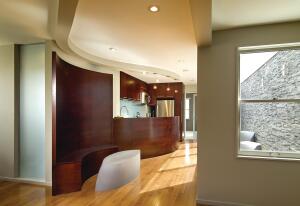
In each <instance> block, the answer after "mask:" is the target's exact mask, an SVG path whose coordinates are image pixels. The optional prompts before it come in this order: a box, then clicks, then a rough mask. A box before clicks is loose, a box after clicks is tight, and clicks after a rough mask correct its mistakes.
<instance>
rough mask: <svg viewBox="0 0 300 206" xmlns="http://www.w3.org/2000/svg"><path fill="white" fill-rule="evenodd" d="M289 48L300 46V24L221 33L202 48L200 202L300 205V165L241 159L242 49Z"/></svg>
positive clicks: (199, 76) (199, 103) (199, 51)
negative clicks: (238, 134) (238, 127)
mask: <svg viewBox="0 0 300 206" xmlns="http://www.w3.org/2000/svg"><path fill="white" fill-rule="evenodd" d="M288 42H300V22H297V23H289V24H277V25H268V26H257V27H249V28H242V29H234V30H227V31H217V32H214V33H213V42H212V45H211V46H209V47H205V48H198V97H199V98H198V99H199V101H198V108H199V110H198V111H199V113H198V114H197V115H198V116H199V123H198V128H199V136H198V141H199V149H198V165H199V167H198V197H197V198H198V202H202V203H210V204H213V205H255V206H282V205H299V203H300V195H299V194H300V193H299V186H300V163H299V161H298V162H296V161H291V162H288V161H278V160H277V161H276V160H259V159H237V157H236V150H237V148H236V147H237V146H236V142H237V141H236V138H237V137H236V83H235V82H236V76H235V75H236V49H237V47H239V46H254V45H266V44H279V43H288ZM226 203H227V204H226ZM234 203H235V204H234Z"/></svg>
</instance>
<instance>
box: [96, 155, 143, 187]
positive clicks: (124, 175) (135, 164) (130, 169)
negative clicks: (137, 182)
mask: <svg viewBox="0 0 300 206" xmlns="http://www.w3.org/2000/svg"><path fill="white" fill-rule="evenodd" d="M140 160H141V152H140V150H127V151H122V152H117V153H114V154H111V155H109V156H107V157H106V158H104V160H103V162H102V165H101V168H100V170H99V173H98V176H97V182H96V191H105V190H111V189H115V188H118V187H121V186H123V185H125V184H127V183H129V182H130V181H132V180H134V179H135V178H136V177H138V176H139V174H140Z"/></svg>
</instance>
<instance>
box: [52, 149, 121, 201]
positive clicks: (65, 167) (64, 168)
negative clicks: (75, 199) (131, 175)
mask: <svg viewBox="0 0 300 206" xmlns="http://www.w3.org/2000/svg"><path fill="white" fill-rule="evenodd" d="M117 151H118V147H117V146H115V145H103V146H97V147H91V148H87V149H81V150H77V151H74V152H72V153H70V154H68V155H66V156H64V157H62V158H60V159H58V160H57V161H56V164H55V165H53V170H52V171H53V174H52V176H53V183H54V184H53V190H52V191H53V195H57V194H62V193H69V192H75V191H79V190H80V189H81V186H82V184H83V183H84V182H85V180H87V179H88V178H89V177H91V176H93V175H95V174H97V173H98V171H99V168H100V166H101V164H102V161H103V159H104V158H105V157H106V156H108V155H110V154H112V153H115V152H117Z"/></svg>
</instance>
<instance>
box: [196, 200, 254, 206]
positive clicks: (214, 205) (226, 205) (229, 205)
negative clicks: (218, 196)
mask: <svg viewBox="0 0 300 206" xmlns="http://www.w3.org/2000/svg"><path fill="white" fill-rule="evenodd" d="M197 205H210V206H253V205H247V204H242V203H236V202H222V201H215V200H205V199H197Z"/></svg>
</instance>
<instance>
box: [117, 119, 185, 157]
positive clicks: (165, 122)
mask: <svg viewBox="0 0 300 206" xmlns="http://www.w3.org/2000/svg"><path fill="white" fill-rule="evenodd" d="M179 120H180V119H179V117H158V118H156V117H155V118H115V119H114V138H115V139H116V142H117V144H118V147H119V149H120V150H128V149H140V150H141V155H142V158H148V157H155V156H158V155H163V154H167V153H170V152H173V151H175V150H176V149H177V143H178V141H179V138H180V125H179V123H180V122H179Z"/></svg>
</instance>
